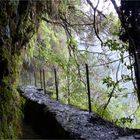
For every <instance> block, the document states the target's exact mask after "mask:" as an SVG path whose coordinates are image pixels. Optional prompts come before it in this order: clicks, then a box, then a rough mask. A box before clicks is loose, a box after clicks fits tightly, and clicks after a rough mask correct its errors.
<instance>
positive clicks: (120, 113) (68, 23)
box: [0, 0, 140, 139]
mask: <svg viewBox="0 0 140 140" xmlns="http://www.w3.org/2000/svg"><path fill="white" fill-rule="evenodd" d="M104 3H105V4H106V2H104ZM112 3H113V5H114V6H116V5H115V4H114V1H113V0H112ZM107 4H108V3H107ZM0 5H1V6H0V7H1V10H0V18H1V21H0V67H1V68H2V69H0V139H4V138H14V139H16V138H17V137H18V135H20V134H21V128H20V124H21V117H22V112H21V105H22V103H23V100H22V99H21V97H20V96H19V93H18V92H17V90H16V89H17V86H18V85H27V84H29V83H30V84H32V82H33V80H34V79H33V78H34V77H36V83H35V84H36V85H37V86H40V84H41V82H40V81H43V80H41V79H40V75H41V71H42V70H43V69H44V71H45V80H46V81H45V82H46V89H47V90H48V91H51V92H53V93H55V92H56V91H55V84H54V83H55V81H54V69H55V70H56V71H57V80H58V85H59V100H60V101H61V102H63V103H65V104H70V105H74V106H77V107H79V108H81V109H83V110H88V96H87V79H86V69H85V64H88V66H89V78H90V91H91V103H92V111H94V112H96V113H97V114H99V115H101V116H102V117H104V118H105V119H108V120H110V121H112V122H114V123H116V124H117V125H121V126H124V127H126V126H127V127H135V128H138V127H139V123H140V122H139V121H138V120H139V117H140V116H139V115H140V114H139V106H138V101H137V95H136V93H137V92H138V91H137V88H136V87H135V84H133V83H135V78H134V76H133V74H134V68H133V62H132V61H133V60H132V56H131V55H130V49H132V48H130V47H129V42H128V41H127V40H129V38H127V39H126V40H125V41H124V37H123V36H124V34H125V32H124V30H126V27H125V26H123V20H122V18H120V13H119V11H118V9H117V7H115V9H116V12H117V13H118V15H119V18H120V20H119V19H118V17H117V15H116V14H115V13H112V12H110V13H109V12H107V13H106V12H105V11H106V9H104V12H101V11H99V10H98V6H99V5H101V2H100V1H98V2H97V3H92V1H90V0H85V1H80V0H73V1H71V0H65V1H63V0H57V1H56V0H47V1H43V0H42V1H37V2H35V1H32V0H31V1H20V0H19V1H18V0H17V1H7V2H5V1H4V0H2V1H1V2H0ZM114 19H115V20H114ZM122 27H123V28H122ZM120 39H121V40H120ZM122 40H123V41H122ZM19 74H20V75H21V76H20V81H19ZM42 74H43V73H42ZM42 83H43V82H42ZM52 98H56V95H55V94H53V95H52Z"/></svg>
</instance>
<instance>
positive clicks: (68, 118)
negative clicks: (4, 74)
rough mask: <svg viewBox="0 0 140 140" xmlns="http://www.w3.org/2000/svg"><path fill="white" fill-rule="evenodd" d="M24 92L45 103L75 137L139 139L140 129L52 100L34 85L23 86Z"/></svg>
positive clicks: (109, 139) (87, 139)
mask: <svg viewBox="0 0 140 140" xmlns="http://www.w3.org/2000/svg"><path fill="white" fill-rule="evenodd" d="M21 90H22V92H23V93H22V94H23V95H24V96H25V97H26V98H28V99H30V100H32V101H35V102H37V103H38V104H44V105H46V107H47V110H48V111H49V112H50V113H51V114H52V115H53V116H55V118H56V120H57V122H58V123H59V124H60V125H61V126H62V127H63V128H64V130H65V131H67V132H69V133H70V134H71V135H72V136H73V137H74V138H75V139H79V138H81V139H86V140H138V139H140V131H139V130H134V129H125V128H120V127H118V126H115V125H113V124H112V123H110V122H108V121H105V120H103V119H102V118H100V117H99V116H97V115H96V114H95V113H89V112H87V111H81V110H79V109H77V108H74V107H71V106H68V105H64V104H61V103H60V102H58V101H54V100H51V99H50V98H49V96H48V95H45V94H44V92H43V91H40V90H38V89H37V88H36V87H34V86H26V87H22V88H21Z"/></svg>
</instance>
